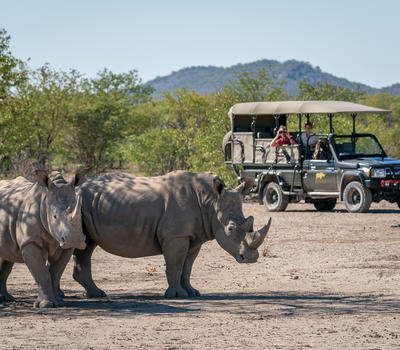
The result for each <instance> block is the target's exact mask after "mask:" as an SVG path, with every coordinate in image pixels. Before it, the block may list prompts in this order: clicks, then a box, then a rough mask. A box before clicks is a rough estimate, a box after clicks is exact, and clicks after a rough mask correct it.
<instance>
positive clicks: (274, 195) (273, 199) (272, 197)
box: [263, 182, 289, 211]
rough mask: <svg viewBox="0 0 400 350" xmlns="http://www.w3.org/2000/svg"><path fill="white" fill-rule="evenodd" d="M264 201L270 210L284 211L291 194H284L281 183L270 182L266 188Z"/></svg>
mask: <svg viewBox="0 0 400 350" xmlns="http://www.w3.org/2000/svg"><path fill="white" fill-rule="evenodd" d="M263 202H264V205H265V207H266V208H267V210H268V211H284V210H285V209H286V207H287V206H288V204H289V196H286V195H284V194H283V192H282V189H281V186H279V184H277V183H276V182H270V183H269V184H268V185H267V186H265V188H264V193H263Z"/></svg>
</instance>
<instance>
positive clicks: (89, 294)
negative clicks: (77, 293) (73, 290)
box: [83, 288, 107, 298]
mask: <svg viewBox="0 0 400 350" xmlns="http://www.w3.org/2000/svg"><path fill="white" fill-rule="evenodd" d="M83 296H84V297H86V298H105V297H107V294H106V293H105V292H104V291H102V290H101V289H100V288H97V289H94V290H86V291H84V292H83Z"/></svg>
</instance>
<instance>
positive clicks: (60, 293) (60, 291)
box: [57, 288, 65, 299]
mask: <svg viewBox="0 0 400 350" xmlns="http://www.w3.org/2000/svg"><path fill="white" fill-rule="evenodd" d="M57 295H58V297H59V298H60V299H64V298H65V293H64V292H63V291H62V290H61V289H60V288H59V289H58V290H57Z"/></svg>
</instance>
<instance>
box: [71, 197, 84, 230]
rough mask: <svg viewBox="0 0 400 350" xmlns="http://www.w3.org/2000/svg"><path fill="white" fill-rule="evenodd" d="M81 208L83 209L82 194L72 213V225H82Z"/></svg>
mask: <svg viewBox="0 0 400 350" xmlns="http://www.w3.org/2000/svg"><path fill="white" fill-rule="evenodd" d="M81 209H82V198H81V195H79V196H78V198H77V199H76V205H75V208H74V211H73V212H72V215H71V220H72V225H74V226H79V225H81V220H82V217H81Z"/></svg>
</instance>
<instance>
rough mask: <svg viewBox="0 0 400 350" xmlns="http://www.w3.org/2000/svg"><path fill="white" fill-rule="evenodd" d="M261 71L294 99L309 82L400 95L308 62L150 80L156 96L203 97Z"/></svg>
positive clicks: (196, 70)
mask: <svg viewBox="0 0 400 350" xmlns="http://www.w3.org/2000/svg"><path fill="white" fill-rule="evenodd" d="M260 68H266V69H268V70H269V71H271V73H272V74H274V75H275V76H276V77H277V79H279V80H284V81H285V82H286V91H287V92H289V93H290V94H291V95H292V96H295V95H296V94H297V85H298V83H299V82H300V81H301V80H302V79H303V78H306V79H307V81H308V82H309V83H313V84H314V83H317V82H327V83H330V84H334V85H338V86H344V87H347V88H355V89H357V87H360V88H361V89H362V90H365V91H367V92H368V93H381V92H385V93H389V94H392V95H400V84H399V83H397V84H394V85H392V86H388V87H384V88H382V89H376V88H373V87H370V86H368V85H365V84H361V83H356V82H351V81H349V80H347V79H344V78H339V77H336V76H334V75H332V74H329V73H326V72H323V71H321V69H320V68H319V67H318V66H316V67H313V66H312V65H311V64H310V63H308V62H300V61H296V60H290V61H286V62H283V63H281V62H278V61H274V60H266V59H265V60H259V61H256V62H252V63H245V64H237V65H234V66H231V67H227V68H224V67H215V66H207V67H205V66H199V67H189V68H183V69H180V70H178V71H177V72H172V73H171V74H169V75H167V76H163V77H157V78H155V79H153V80H150V81H149V82H148V84H150V85H151V86H152V87H153V88H154V89H155V96H161V93H162V92H163V91H174V90H176V89H179V88H182V87H184V88H187V89H194V90H196V91H197V92H199V93H201V94H207V93H212V92H216V91H217V90H218V89H220V88H221V87H222V86H224V85H227V84H229V83H231V82H234V81H235V79H236V74H237V72H240V71H243V70H244V71H248V72H254V71H257V70H259V69H260Z"/></svg>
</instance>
